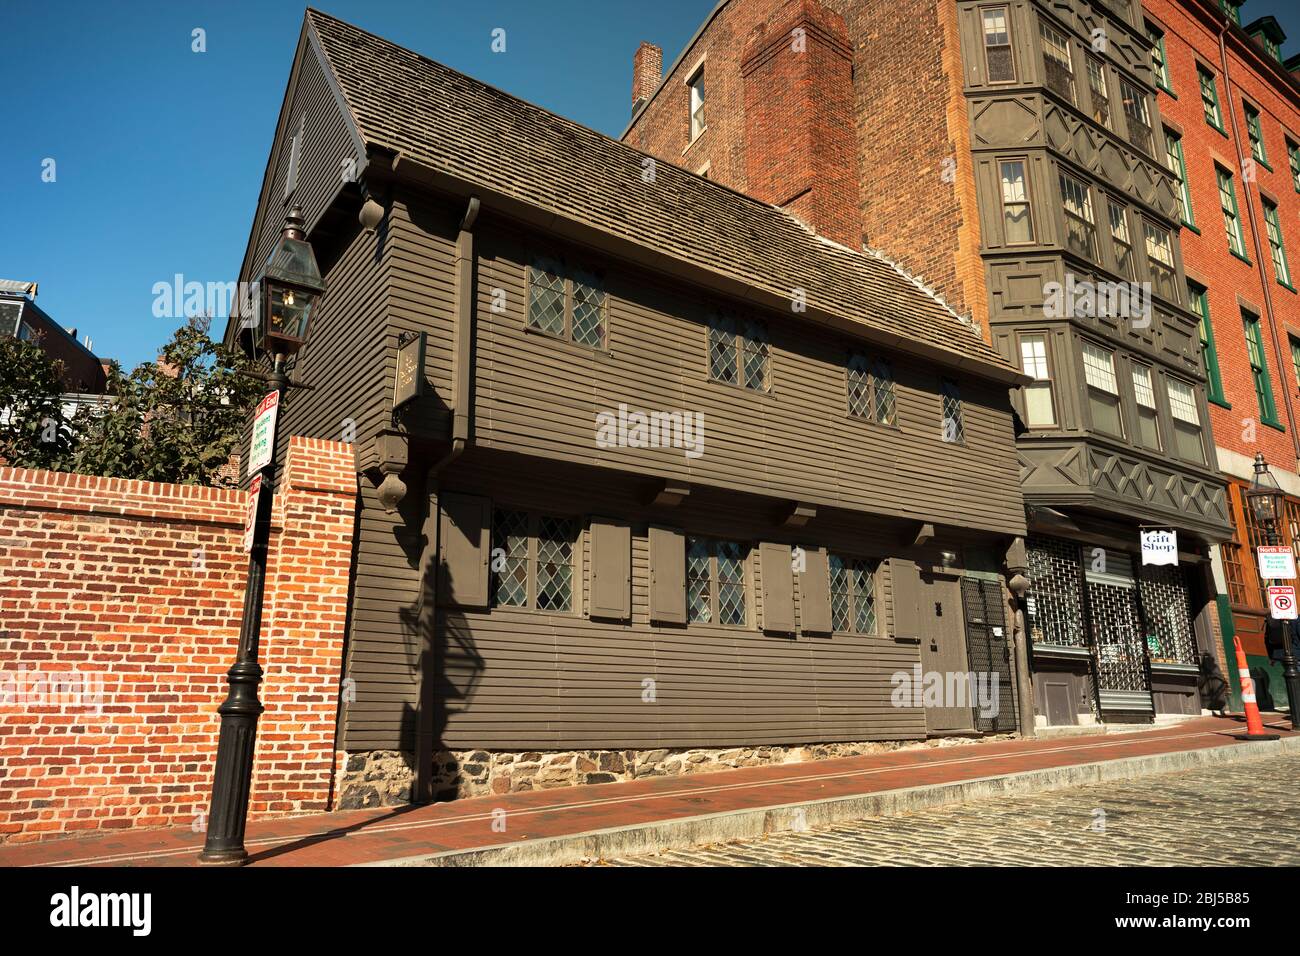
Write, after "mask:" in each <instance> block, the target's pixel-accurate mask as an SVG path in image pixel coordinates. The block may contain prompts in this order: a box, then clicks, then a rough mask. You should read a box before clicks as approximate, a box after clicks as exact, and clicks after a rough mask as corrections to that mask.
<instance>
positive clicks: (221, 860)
mask: <svg viewBox="0 0 1300 956" xmlns="http://www.w3.org/2000/svg"><path fill="white" fill-rule="evenodd" d="M246 863H248V851H247V850H244V849H242V848H241V849H238V850H214V851H213V852H211V853H209V852H208V851H207V850H204V851H203V852H202V853H200V854H199V866H244V865H245V864H246Z"/></svg>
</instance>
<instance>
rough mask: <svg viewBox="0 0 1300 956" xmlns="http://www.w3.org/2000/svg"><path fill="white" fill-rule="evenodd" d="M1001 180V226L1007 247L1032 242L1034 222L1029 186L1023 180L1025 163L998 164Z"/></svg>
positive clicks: (1020, 161) (1008, 161)
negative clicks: (1004, 232) (1030, 205)
mask: <svg viewBox="0 0 1300 956" xmlns="http://www.w3.org/2000/svg"><path fill="white" fill-rule="evenodd" d="M998 172H999V174H1000V176H1001V178H1002V225H1003V228H1004V229H1005V230H1006V238H1007V245H1019V244H1022V243H1028V242H1033V241H1034V221H1033V217H1032V216H1031V214H1030V208H1029V185H1028V182H1027V181H1026V179H1025V161H1024V160H1023V159H1008V160H1003V161H1002V162H1000V163H998Z"/></svg>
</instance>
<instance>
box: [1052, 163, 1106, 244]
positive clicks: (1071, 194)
mask: <svg viewBox="0 0 1300 956" xmlns="http://www.w3.org/2000/svg"><path fill="white" fill-rule="evenodd" d="M1060 178H1061V202H1062V203H1063V204H1064V206H1065V244H1066V246H1067V247H1068V248H1069V249H1070V250H1072V251H1073V252H1075V253H1077V254H1078V255H1081V256H1083V257H1084V258H1086V259H1091V260H1092V261H1093V262H1096V261H1097V222H1096V220H1095V219H1094V218H1093V215H1092V193H1091V192H1090V191H1089V190H1088V187H1087V186H1085V185H1084V184H1083V183H1081V182H1079V181H1078V180H1077V179H1075V178H1074V177H1073V176H1071V175H1070V174H1069V173H1066V172H1064V171H1063V172H1062V173H1061V177H1060Z"/></svg>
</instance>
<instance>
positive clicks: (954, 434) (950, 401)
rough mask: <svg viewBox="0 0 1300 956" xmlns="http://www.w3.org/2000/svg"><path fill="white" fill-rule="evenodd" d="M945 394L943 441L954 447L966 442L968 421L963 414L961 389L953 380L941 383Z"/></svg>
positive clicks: (941, 388) (941, 389)
mask: <svg viewBox="0 0 1300 956" xmlns="http://www.w3.org/2000/svg"><path fill="white" fill-rule="evenodd" d="M940 391H941V392H942V393H943V440H944V441H946V442H948V443H949V444H953V445H961V444H964V443H965V441H966V421H965V417H964V416H963V414H962V406H961V388H960V387H959V386H958V385H957V383H956V382H954V381H953V380H952V379H949V378H945V379H943V380H942V381H941V382H940Z"/></svg>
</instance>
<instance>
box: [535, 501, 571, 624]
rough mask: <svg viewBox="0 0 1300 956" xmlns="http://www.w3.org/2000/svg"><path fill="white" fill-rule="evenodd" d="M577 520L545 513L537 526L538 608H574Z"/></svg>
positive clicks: (553, 609) (568, 609) (554, 609)
mask: <svg viewBox="0 0 1300 956" xmlns="http://www.w3.org/2000/svg"><path fill="white" fill-rule="evenodd" d="M575 537H576V535H575V533H574V523H573V522H572V521H571V520H568V519H566V518H550V517H545V516H543V517H542V518H541V519H540V520H539V521H538V527H537V609H538V610H539V611H570V610H572V609H573V542H574V538H575Z"/></svg>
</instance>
